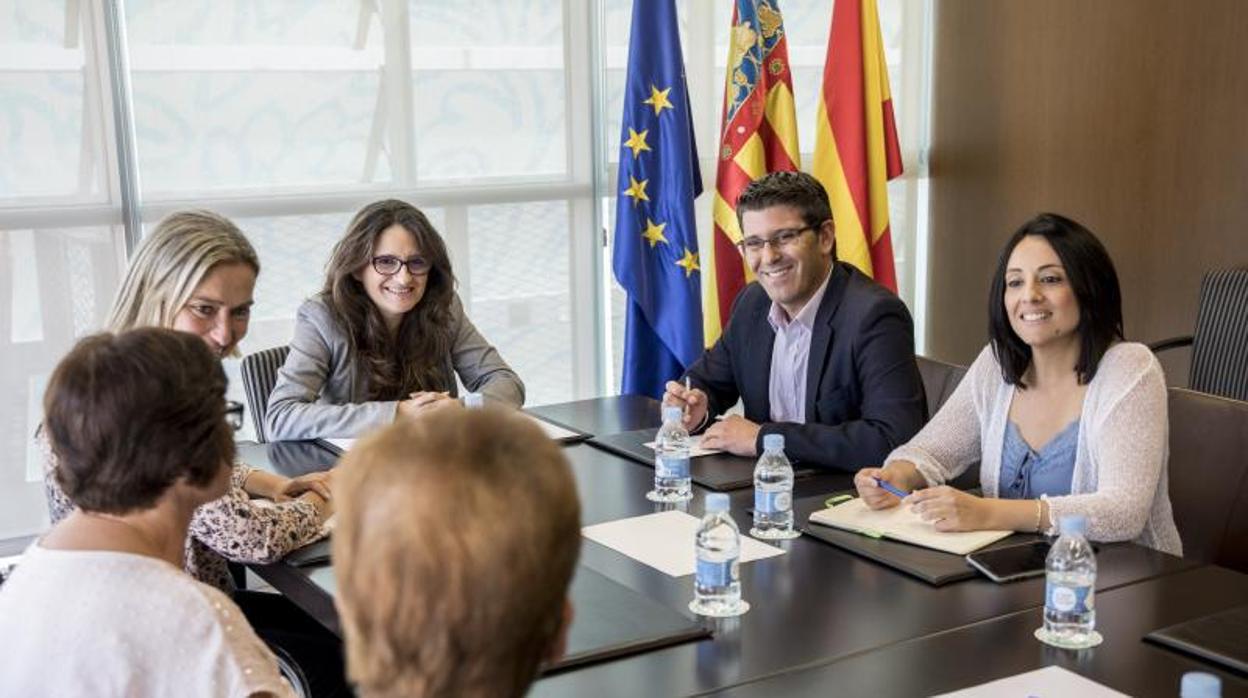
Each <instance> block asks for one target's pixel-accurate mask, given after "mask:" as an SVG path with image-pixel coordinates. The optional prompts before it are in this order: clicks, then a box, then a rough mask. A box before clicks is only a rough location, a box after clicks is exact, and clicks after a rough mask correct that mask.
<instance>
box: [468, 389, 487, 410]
mask: <svg viewBox="0 0 1248 698" xmlns="http://www.w3.org/2000/svg"><path fill="white" fill-rule="evenodd" d="M464 407H466V408H468V409H470V410H479V409H481V408H482V407H485V396H484V395H482V394H481V393H464Z"/></svg>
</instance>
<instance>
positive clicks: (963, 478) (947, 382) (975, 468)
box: [914, 356, 979, 490]
mask: <svg viewBox="0 0 1248 698" xmlns="http://www.w3.org/2000/svg"><path fill="white" fill-rule="evenodd" d="M914 361H915V363H916V364H918V366H919V377H920V378H921V379H922V380H923V393H924V395H925V397H926V398H927V418H928V419H931V418H932V417H935V416H936V413H937V412H939V411H940V408H941V406H943V405H944V404H945V401H946V400H948V399H949V396H950V395H953V391H954V389H955V388H957V387H958V384H959V383H961V382H962V377H963V376H965V375H966V366H959V365H957V364H950V363H945V362H944V361H937V360H936V359H929V358H927V357H926V356H915V357H914ZM949 484H950V485H952V486H953V487H956V488H958V489H960V490H973V489H975V488H977V487H979V464H978V463H972V464H971V466H970V467H969V468H967V469H966V472H964V473H962V474H961V475H959V476H958V477H957V478H955V479H954V480H953V481H952V482H950V483H949Z"/></svg>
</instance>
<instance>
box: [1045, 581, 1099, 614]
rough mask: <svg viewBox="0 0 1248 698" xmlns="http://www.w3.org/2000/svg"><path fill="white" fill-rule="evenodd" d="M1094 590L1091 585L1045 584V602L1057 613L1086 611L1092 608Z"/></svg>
mask: <svg viewBox="0 0 1248 698" xmlns="http://www.w3.org/2000/svg"><path fill="white" fill-rule="evenodd" d="M1094 593H1095V592H1094V591H1093V588H1092V587H1091V586H1070V585H1066V584H1054V583H1053V582H1048V583H1047V584H1045V594H1044V595H1045V599H1046V601H1045V603H1046V604H1047V605H1048V607H1049V608H1052V609H1054V610H1056V611H1058V612H1059V613H1087V612H1088V611H1091V610H1092V608H1093V598H1094Z"/></svg>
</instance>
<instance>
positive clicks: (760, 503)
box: [750, 434, 800, 540]
mask: <svg viewBox="0 0 1248 698" xmlns="http://www.w3.org/2000/svg"><path fill="white" fill-rule="evenodd" d="M750 535H751V536H754V537H755V538H766V539H769V540H783V539H786V538H797V537H798V535H800V534H799V533H798V532H797V531H795V530H793V466H792V465H791V464H790V463H789V459H788V458H787V457H785V455H784V434H767V435H766V436H764V437H763V455H762V456H759V459H758V464H757V465H755V466H754V527H753V528H751V529H750Z"/></svg>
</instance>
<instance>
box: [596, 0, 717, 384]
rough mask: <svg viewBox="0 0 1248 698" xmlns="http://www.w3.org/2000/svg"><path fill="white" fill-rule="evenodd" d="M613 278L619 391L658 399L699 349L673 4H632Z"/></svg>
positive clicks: (649, 0)
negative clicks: (617, 290)
mask: <svg viewBox="0 0 1248 698" xmlns="http://www.w3.org/2000/svg"><path fill="white" fill-rule="evenodd" d="M620 140H621V142H622V146H621V147H622V148H623V150H622V151H621V153H620V170H619V189H620V192H619V200H618V203H617V205H616V216H615V252H614V258H613V259H612V267H613V268H614V270H615V278H616V280H617V281H619V282H620V285H621V286H623V287H624V290H625V291H627V292H628V317H627V324H626V328H625V331H624V332H625V337H624V380H623V385H622V386H621V392H623V393H625V394H629V393H633V394H642V395H650V396H652V397H660V396H661V395H662V394H663V384H664V383H665V382H666V381H668V380H672V379H674V378H676V377H677V376H679V375H680V374H681V373H682V372H684V370H685V368H687V367H688V366H689V365H690V364H692V363H693V362H694V360H695V359H697V358H698V356H699V355H700V354H701V353H702V305H701V290H700V289H701V273H700V272H699V262H698V235H697V230H696V227H695V224H694V215H693V200H694V199H695V198H696V197H697V196H698V194H701V193H702V177H701V175H700V174H699V172H698V153H697V149H696V146H695V144H694V141H693V117H692V114H690V111H689V91H688V89H687V88H686V86H685V63H684V59H683V58H682V57H681V52H680V36H679V34H678V32H677V27H676V6H675V4H674V1H673V0H634V2H633V29H632V36H631V38H630V39H629V46H628V79H627V81H626V84H625V87H624V119H623V124H622V128H621V133H620Z"/></svg>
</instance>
